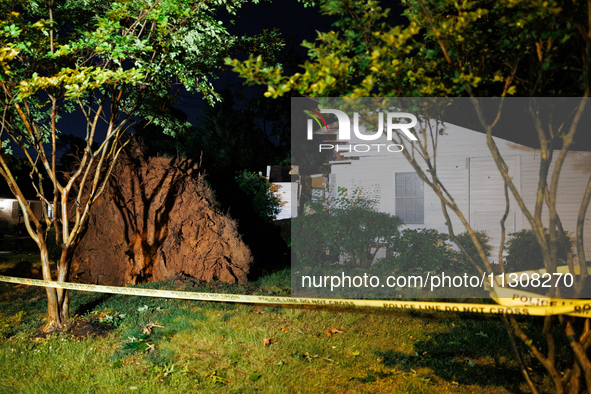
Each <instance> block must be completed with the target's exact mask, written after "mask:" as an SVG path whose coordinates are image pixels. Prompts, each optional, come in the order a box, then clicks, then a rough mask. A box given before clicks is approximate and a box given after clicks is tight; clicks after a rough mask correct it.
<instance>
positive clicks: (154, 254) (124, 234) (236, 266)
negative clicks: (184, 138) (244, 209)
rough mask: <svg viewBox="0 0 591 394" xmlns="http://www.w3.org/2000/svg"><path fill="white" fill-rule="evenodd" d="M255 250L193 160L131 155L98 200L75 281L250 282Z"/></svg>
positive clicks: (77, 258)
mask: <svg viewBox="0 0 591 394" xmlns="http://www.w3.org/2000/svg"><path fill="white" fill-rule="evenodd" d="M251 260H252V258H251V253H250V250H249V249H248V247H247V246H246V245H245V244H244V242H243V241H242V238H241V237H240V234H239V233H238V231H237V228H236V223H235V221H234V220H232V218H230V217H229V216H228V215H226V214H224V213H222V212H219V210H218V209H217V208H216V203H215V200H214V197H213V194H212V193H211V191H210V189H209V187H208V186H207V183H206V182H205V179H204V175H203V174H201V173H199V172H198V166H197V165H196V164H194V163H193V162H191V161H189V160H183V159H179V158H175V159H170V158H162V157H151V158H144V157H143V156H142V155H141V154H140V153H138V152H133V153H125V154H122V155H121V156H120V158H119V161H118V163H117V165H116V167H115V169H114V171H113V174H112V176H111V178H110V182H109V186H108V188H107V189H106V190H105V191H104V193H103V195H102V196H101V198H100V199H99V200H98V201H97V202H96V203H95V204H93V206H92V209H91V213H90V217H89V220H88V224H87V226H86V230H85V233H84V234H83V237H82V239H81V241H80V243H79V244H78V245H77V246H76V249H75V250H74V253H73V257H72V269H71V272H72V278H71V279H72V280H73V281H80V282H87V283H96V284H103V285H113V286H120V285H123V284H126V283H131V284H136V283H143V282H149V281H160V280H167V279H178V278H186V277H190V278H193V279H198V280H205V281H210V280H212V279H219V280H221V281H223V282H227V283H233V282H239V283H244V282H246V276H247V274H248V271H249V266H250V263H251Z"/></svg>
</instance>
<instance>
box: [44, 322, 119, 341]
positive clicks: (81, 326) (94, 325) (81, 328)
mask: <svg viewBox="0 0 591 394" xmlns="http://www.w3.org/2000/svg"><path fill="white" fill-rule="evenodd" d="M44 328H45V325H43V326H41V327H39V328H38V329H37V333H36V335H35V336H34V338H47V337H48V336H51V335H53V334H55V333H58V332H59V333H60V334H69V335H71V336H72V337H74V338H76V339H86V338H89V337H92V338H95V337H106V336H107V335H109V333H110V332H111V331H113V330H114V329H115V327H114V326H112V325H110V324H107V323H102V322H100V321H98V320H84V319H81V318H78V319H71V320H70V321H69V322H68V325H67V326H66V327H65V328H64V329H63V330H59V331H55V332H49V333H46V332H44V331H43V330H44Z"/></svg>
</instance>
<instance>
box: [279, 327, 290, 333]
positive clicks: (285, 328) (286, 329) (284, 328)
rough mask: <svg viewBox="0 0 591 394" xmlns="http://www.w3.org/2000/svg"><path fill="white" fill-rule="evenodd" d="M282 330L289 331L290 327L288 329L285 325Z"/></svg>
mask: <svg viewBox="0 0 591 394" xmlns="http://www.w3.org/2000/svg"><path fill="white" fill-rule="evenodd" d="M281 331H283V332H288V331H289V329H288V328H287V327H283V328H282V329H281Z"/></svg>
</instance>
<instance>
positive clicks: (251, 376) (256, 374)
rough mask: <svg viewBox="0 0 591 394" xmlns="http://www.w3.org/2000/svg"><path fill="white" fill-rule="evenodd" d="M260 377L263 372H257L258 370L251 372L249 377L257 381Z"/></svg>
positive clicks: (252, 380)
mask: <svg viewBox="0 0 591 394" xmlns="http://www.w3.org/2000/svg"><path fill="white" fill-rule="evenodd" d="M260 378H261V374H260V373H257V372H253V373H251V374H250V376H249V377H248V379H250V381H251V382H256V381H257V380H259V379H260Z"/></svg>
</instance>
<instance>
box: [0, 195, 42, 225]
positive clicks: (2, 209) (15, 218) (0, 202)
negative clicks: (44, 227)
mask: <svg viewBox="0 0 591 394" xmlns="http://www.w3.org/2000/svg"><path fill="white" fill-rule="evenodd" d="M29 204H30V205H31V208H32V209H33V213H34V214H35V216H36V217H37V218H38V219H41V215H42V213H41V210H42V205H41V202H40V201H29ZM4 220H6V222H7V224H8V226H9V227H12V226H14V225H16V224H18V222H19V206H18V202H17V201H16V199H11V198H0V226H1V225H2V223H4ZM21 220H22V219H21Z"/></svg>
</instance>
